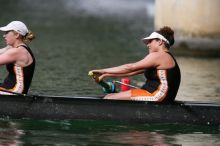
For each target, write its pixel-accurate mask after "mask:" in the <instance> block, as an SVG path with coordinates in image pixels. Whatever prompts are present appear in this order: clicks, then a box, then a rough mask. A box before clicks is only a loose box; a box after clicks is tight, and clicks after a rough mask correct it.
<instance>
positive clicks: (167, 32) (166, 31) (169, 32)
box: [156, 26, 175, 48]
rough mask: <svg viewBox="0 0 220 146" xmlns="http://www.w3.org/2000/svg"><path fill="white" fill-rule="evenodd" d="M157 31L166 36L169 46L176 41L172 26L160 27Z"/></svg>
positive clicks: (167, 45)
mask: <svg viewBox="0 0 220 146" xmlns="http://www.w3.org/2000/svg"><path fill="white" fill-rule="evenodd" d="M156 32H157V33H159V34H161V35H162V36H164V37H165V38H166V39H167V40H168V41H169V43H170V44H167V43H166V47H167V48H170V46H172V45H173V44H174V42H175V39H174V31H173V30H172V29H171V28H170V27H168V26H164V27H162V28H160V30H157V31H156Z"/></svg>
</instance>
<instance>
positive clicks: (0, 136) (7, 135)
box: [0, 120, 24, 146]
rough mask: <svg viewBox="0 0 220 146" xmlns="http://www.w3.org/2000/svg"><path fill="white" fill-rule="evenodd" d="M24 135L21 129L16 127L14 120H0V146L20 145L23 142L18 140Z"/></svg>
mask: <svg viewBox="0 0 220 146" xmlns="http://www.w3.org/2000/svg"><path fill="white" fill-rule="evenodd" d="M22 135H24V132H23V130H20V129H17V125H16V123H14V122H9V121H3V120H0V145H1V146H20V145H22V144H23V142H22V141H21V140H20V138H21V136H22Z"/></svg>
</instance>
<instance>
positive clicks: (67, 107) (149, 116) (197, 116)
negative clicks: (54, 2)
mask: <svg viewBox="0 0 220 146" xmlns="http://www.w3.org/2000/svg"><path fill="white" fill-rule="evenodd" d="M219 115H220V103H203V102H186V101H185V102H184V101H176V102H174V103H172V104H171V103H155V102H144V101H120V100H103V99H102V98H101V97H83V96H82V97H71V96H48V95H26V96H24V95H23V96H22V95H0V117H1V118H15V119H20V118H31V119H47V120H82V119H83V120H85V119H86V120H112V121H126V122H138V123H184V124H200V125H215V126H219V125H220V117H219Z"/></svg>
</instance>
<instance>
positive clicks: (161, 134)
mask: <svg viewBox="0 0 220 146" xmlns="http://www.w3.org/2000/svg"><path fill="white" fill-rule="evenodd" d="M10 122H11V121H10ZM10 122H9V121H4V120H1V121H0V123H5V125H7V124H9V123H10ZM13 123H16V124H14V126H10V128H9V127H8V126H2V127H1V131H7V130H8V131H13V132H5V133H4V134H1V135H4V136H1V137H0V145H1V144H3V143H6V142H7V143H10V142H11V143H12V142H16V143H17V145H19V144H20V145H59V146H70V145H100V146H102V145H118V146H122V145H149V146H181V145H184V146H191V145H192V144H193V145H195V146H203V145H204V146H205V145H212V146H217V145H219V144H220V142H219V140H218V139H219V138H220V135H219V129H218V128H216V127H208V126H207V127H206V126H205V127H204V126H203V127H201V126H192V125H173V124H172V125H169V124H164V125H157V124H151V125H148V124H135V125H134V124H132V123H120V122H110V121H46V120H44V121H40V120H34V121H33V120H30V119H29V120H24V119H23V120H16V121H13ZM12 127H13V128H12ZM15 127H16V128H15ZM9 129H13V130H9ZM17 129H23V130H22V131H21V130H17ZM1 133H2V132H1ZM5 138H7V141H6V140H5Z"/></svg>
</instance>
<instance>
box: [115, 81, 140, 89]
mask: <svg viewBox="0 0 220 146" xmlns="http://www.w3.org/2000/svg"><path fill="white" fill-rule="evenodd" d="M113 82H116V83H119V84H122V85H125V86H128V87H132V88H136V89H137V88H138V87H136V86H133V85H130V84H126V83H123V82H120V81H113Z"/></svg>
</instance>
